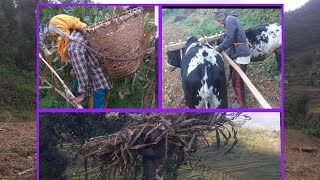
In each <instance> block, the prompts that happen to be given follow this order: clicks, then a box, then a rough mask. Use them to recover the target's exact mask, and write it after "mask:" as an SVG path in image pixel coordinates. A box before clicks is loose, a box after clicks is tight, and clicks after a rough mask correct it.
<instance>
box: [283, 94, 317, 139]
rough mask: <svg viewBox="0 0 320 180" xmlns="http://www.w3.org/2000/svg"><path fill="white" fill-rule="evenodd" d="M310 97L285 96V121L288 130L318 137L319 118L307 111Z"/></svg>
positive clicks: (304, 95)
mask: <svg viewBox="0 0 320 180" xmlns="http://www.w3.org/2000/svg"><path fill="white" fill-rule="evenodd" d="M309 101H310V97H309V96H308V95H306V94H303V95H290V96H289V95H286V97H285V121H284V124H285V126H286V127H289V128H297V129H302V130H303V131H304V132H305V133H306V134H309V135H312V136H316V137H320V116H315V115H314V114H312V113H310V111H309V105H308V103H309Z"/></svg>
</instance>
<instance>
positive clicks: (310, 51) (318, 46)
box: [284, 0, 320, 86]
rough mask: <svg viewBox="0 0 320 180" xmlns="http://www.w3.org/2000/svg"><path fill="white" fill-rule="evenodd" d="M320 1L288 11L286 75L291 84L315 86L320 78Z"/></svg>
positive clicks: (286, 19) (311, 1)
mask: <svg viewBox="0 0 320 180" xmlns="http://www.w3.org/2000/svg"><path fill="white" fill-rule="evenodd" d="M319 18H320V1H319V0H310V1H309V2H307V3H306V4H305V5H304V6H302V7H301V8H299V9H297V10H294V11H290V12H287V13H285V19H284V20H285V27H284V28H285V30H284V32H285V36H284V38H285V42H284V45H285V46H284V49H285V64H286V66H285V78H286V79H287V80H288V81H289V85H310V86H314V85H315V84H314V78H318V79H320V78H319V77H320V21H319Z"/></svg>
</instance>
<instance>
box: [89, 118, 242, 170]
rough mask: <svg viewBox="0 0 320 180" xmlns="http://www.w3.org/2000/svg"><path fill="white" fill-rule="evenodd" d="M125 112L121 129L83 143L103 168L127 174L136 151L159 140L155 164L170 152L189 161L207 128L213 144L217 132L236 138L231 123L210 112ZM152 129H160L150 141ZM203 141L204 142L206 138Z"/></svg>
mask: <svg viewBox="0 0 320 180" xmlns="http://www.w3.org/2000/svg"><path fill="white" fill-rule="evenodd" d="M218 114H220V113H218ZM127 116H128V118H127V119H129V120H128V121H129V123H128V124H127V126H126V127H125V128H124V129H122V130H120V131H118V132H116V133H114V134H110V135H106V136H99V137H94V138H91V139H90V140H89V141H87V142H86V143H85V146H84V150H85V154H86V155H87V156H89V157H92V158H93V160H94V161H100V162H101V163H102V165H103V166H104V168H103V169H104V171H107V170H112V171H121V172H122V174H129V173H130V171H132V170H133V169H134V168H135V160H136V158H137V156H138V154H139V153H138V152H139V151H140V150H144V149H145V148H150V147H155V146H156V147H158V145H159V144H160V145H161V147H163V149H164V154H163V157H164V160H163V162H162V164H161V165H160V166H159V167H163V166H164V165H165V163H166V160H167V158H169V157H170V156H172V155H173V154H174V155H176V156H177V157H179V159H181V160H184V159H185V158H184V157H187V158H188V159H189V162H190V163H191V160H190V157H191V154H192V153H194V152H195V151H197V150H199V149H200V148H201V145H202V144H203V143H201V142H200V141H201V140H203V138H204V139H205V136H204V135H205V133H207V132H214V131H215V132H216V134H217V135H216V138H217V142H218V143H217V147H219V146H220V138H219V134H222V137H223V138H224V139H225V143H224V144H225V145H226V144H227V143H228V141H229V139H231V138H232V137H233V138H234V140H235V143H236V141H237V137H236V129H235V128H234V125H233V123H232V122H231V121H229V120H227V119H226V118H225V116H222V115H214V113H206V114H205V115H204V113H192V114H191V115H190V114H188V113H185V114H177V113H144V114H128V115H127ZM190 116H191V117H190ZM210 124H211V125H210ZM225 124H230V125H231V127H232V130H228V131H227V132H229V134H227V135H226V134H225V133H226V132H224V130H225V129H227V127H226V126H224V125H225ZM220 128H221V129H220ZM160 130H161V131H160ZM156 131H157V132H159V131H160V132H161V133H160V134H159V135H158V136H157V138H156V139H155V140H154V141H152V142H150V141H148V139H149V140H150V137H151V136H152V134H154V133H155V132H156ZM230 132H232V133H233V136H231V133H230ZM205 141H206V145H208V141H207V140H206V139H205ZM234 145H235V144H233V145H232V147H233V146H234ZM159 167H158V168H159Z"/></svg>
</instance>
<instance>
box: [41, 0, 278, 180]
mask: <svg viewBox="0 0 320 180" xmlns="http://www.w3.org/2000/svg"><path fill="white" fill-rule="evenodd" d="M39 10H40V19H39V22H40V24H39V26H40V27H41V28H40V31H39V34H40V40H39V43H38V44H39V60H40V63H39V66H40V73H39V78H40V81H39V95H40V96H39V101H40V107H39V108H41V109H43V110H44V109H46V108H67V109H72V108H77V109H81V108H85V109H87V108H89V109H88V110H92V111H93V113H70V112H68V113H66V112H61V113H46V112H40V119H39V121H40V129H39V130H40V157H39V161H40V177H43V178H52V177H54V178H71V179H72V178H80V179H82V178H83V179H96V178H97V179H108V178H109V179H185V178H190V177H192V178H193V179H197V178H200V179H224V178H227V179H228V178H229V179H233V178H237V179H250V178H254V179H259V178H262V177H269V178H272V179H280V178H281V131H280V123H281V121H280V119H281V114H280V110H279V109H280V108H281V106H282V101H281V99H282V88H281V87H282V81H281V79H282V73H281V72H282V68H281V67H282V66H281V64H282V56H281V52H282V40H283V39H282V36H283V34H282V26H281V24H282V16H283V10H282V6H281V5H278V6H271V5H270V6H257V7H245V6H230V7H220V6H212V7H198V8H197V7H187V6H186V7H170V6H168V7H166V6H163V7H161V8H159V7H154V6H39ZM61 12H64V13H63V14H60V13H61ZM81 12H82V14H81ZM83 12H85V13H83ZM253 14H254V15H253ZM106 17H107V18H106ZM159 17H161V18H159ZM160 19H161V21H160ZM158 43H161V44H158ZM160 47H162V48H160ZM60 59H61V60H60ZM68 87H70V89H69V88H68ZM159 96H160V97H161V98H159ZM122 108H125V109H122ZM264 108H265V109H278V112H277V111H273V112H257V111H259V109H264ZM197 109H198V110H197ZM216 109H222V111H215V110H216ZM241 109H246V111H245V112H243V111H241ZM248 109H249V110H248ZM250 109H253V111H250ZM99 110H100V112H99ZM103 110H109V111H111V112H108V113H102V112H103ZM136 110H138V111H136ZM188 110H193V111H192V112H188ZM48 132H51V133H52V134H50V133H48ZM53 139H54V140H53ZM42 149H45V150H42ZM53 149H55V152H52V151H53ZM47 150H50V151H47ZM49 159H52V160H49ZM226 166H228V168H225V167H226ZM52 168H56V169H57V171H53V172H52ZM230 169H232V170H230ZM133 175H134V176H133Z"/></svg>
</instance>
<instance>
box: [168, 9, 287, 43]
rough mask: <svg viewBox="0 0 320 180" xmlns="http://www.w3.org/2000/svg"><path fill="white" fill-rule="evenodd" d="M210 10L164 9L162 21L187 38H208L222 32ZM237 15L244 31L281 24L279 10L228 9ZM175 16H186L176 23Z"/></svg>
mask: <svg viewBox="0 0 320 180" xmlns="http://www.w3.org/2000/svg"><path fill="white" fill-rule="evenodd" d="M212 10H213V8H212V9H199V10H196V9H194V10H193V11H191V10H190V9H165V10H164V12H163V21H164V22H166V23H174V24H175V25H176V27H177V28H178V29H181V30H182V31H184V32H186V33H187V34H188V35H189V36H191V35H193V36H196V37H198V38H200V37H201V35H205V36H210V35H214V34H216V33H220V32H221V31H223V27H222V26H221V25H220V24H219V23H218V22H216V21H215V20H214V19H213V17H212ZM228 10H229V11H236V12H238V14H239V20H240V21H241V23H242V25H243V26H244V28H245V29H247V28H250V27H254V26H258V25H261V24H265V23H270V22H277V23H280V24H281V9H228ZM176 16H187V18H186V19H183V20H181V21H176V19H175V18H176Z"/></svg>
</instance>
